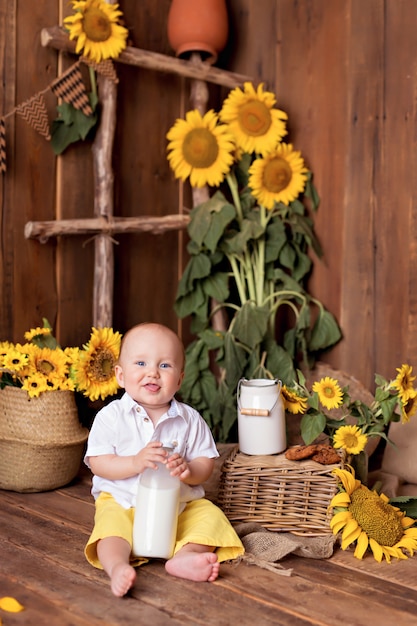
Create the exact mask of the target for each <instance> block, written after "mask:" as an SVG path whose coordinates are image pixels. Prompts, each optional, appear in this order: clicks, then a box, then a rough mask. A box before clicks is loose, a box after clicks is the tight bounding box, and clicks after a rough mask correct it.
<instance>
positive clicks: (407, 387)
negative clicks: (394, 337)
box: [391, 363, 416, 402]
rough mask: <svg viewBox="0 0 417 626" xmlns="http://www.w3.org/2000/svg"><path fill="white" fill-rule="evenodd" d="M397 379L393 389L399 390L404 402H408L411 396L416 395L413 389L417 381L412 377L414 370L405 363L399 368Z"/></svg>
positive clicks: (392, 384)
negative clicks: (414, 382)
mask: <svg viewBox="0 0 417 626" xmlns="http://www.w3.org/2000/svg"><path fill="white" fill-rule="evenodd" d="M396 369H397V372H398V374H397V377H396V379H395V380H394V382H393V383H391V387H393V388H394V389H397V391H398V395H399V397H400V399H401V400H402V401H403V402H407V400H408V398H409V395H410V394H413V393H415V390H414V387H413V381H414V380H415V379H416V377H415V376H412V372H413V368H412V367H411V366H410V365H407V364H405V363H403V365H401V367H397V368H396Z"/></svg>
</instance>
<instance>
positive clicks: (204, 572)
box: [165, 551, 220, 583]
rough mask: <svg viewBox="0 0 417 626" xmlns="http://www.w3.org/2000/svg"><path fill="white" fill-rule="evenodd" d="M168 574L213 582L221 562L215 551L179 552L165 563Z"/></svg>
mask: <svg viewBox="0 0 417 626" xmlns="http://www.w3.org/2000/svg"><path fill="white" fill-rule="evenodd" d="M165 569H166V571H167V572H168V574H171V575H172V576H176V577H177V578H186V579H187V580H194V581H197V582H203V581H207V582H210V583H211V582H213V580H216V578H217V576H218V575H219V569H220V563H219V562H218V560H217V555H216V554H214V552H191V551H189V552H188V551H184V552H181V551H180V552H177V554H176V555H175V556H174V557H173V558H172V559H169V561H167V562H166V563H165Z"/></svg>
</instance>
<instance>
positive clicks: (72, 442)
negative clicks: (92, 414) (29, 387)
mask: <svg viewBox="0 0 417 626" xmlns="http://www.w3.org/2000/svg"><path fill="white" fill-rule="evenodd" d="M87 437H88V429H87V428H84V427H83V426H82V425H81V424H80V422H79V419H78V411H77V406H76V403H75V398H74V393H73V392H72V391H47V392H45V393H43V394H41V395H40V396H39V398H29V396H28V394H27V393H26V391H24V390H22V389H19V388H17V387H5V388H4V389H2V390H0V489H8V490H11V491H20V492H37V491H48V490H50V489H56V488H58V487H62V486H63V485H66V484H67V483H69V482H70V481H71V480H72V479H73V478H75V476H76V475H77V473H78V470H79V467H80V463H81V459H82V456H83V453H84V447H85V442H86V440H87Z"/></svg>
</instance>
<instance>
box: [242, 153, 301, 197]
mask: <svg viewBox="0 0 417 626" xmlns="http://www.w3.org/2000/svg"><path fill="white" fill-rule="evenodd" d="M307 172H308V170H307V169H306V168H305V167H304V161H303V159H302V157H301V156H300V153H299V152H296V151H294V150H293V149H292V145H291V144H286V143H281V144H279V146H278V147H277V148H276V150H275V151H274V152H272V153H270V154H267V155H266V156H265V157H263V158H262V159H256V160H255V161H254V162H253V163H252V165H251V166H250V168H249V187H250V188H251V190H252V195H253V196H255V198H257V199H258V200H259V203H260V204H262V205H263V206H264V207H265V208H266V209H273V208H274V206H275V203H276V202H282V203H283V204H286V205H287V206H288V204H289V203H290V202H292V201H293V200H295V199H296V198H297V197H298V196H299V194H300V193H301V192H302V191H304V187H305V184H306V180H307Z"/></svg>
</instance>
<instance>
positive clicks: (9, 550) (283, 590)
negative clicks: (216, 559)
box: [0, 470, 417, 626]
mask: <svg viewBox="0 0 417 626" xmlns="http://www.w3.org/2000/svg"><path fill="white" fill-rule="evenodd" d="M213 490H214V491H215V487H213ZM214 491H213V493H214ZM209 495H210V494H209ZM211 495H212V494H211ZM93 513H94V505H93V500H92V497H91V495H90V476H89V474H88V473H87V471H84V470H82V471H81V472H80V477H79V478H77V479H76V480H75V481H74V482H73V483H72V484H71V485H69V486H67V487H65V488H62V489H58V490H56V491H52V492H45V493H38V494H19V493H15V492H11V491H1V490H0V520H1V521H0V597H3V596H13V597H15V598H17V599H18V600H19V602H20V603H21V604H23V605H24V607H25V611H23V612H21V613H15V614H13V613H6V612H4V611H0V619H1V620H2V624H3V626H15V625H23V624H25V625H26V624H28V625H30V626H43V625H44V624H45V625H48V626H67V625H68V626H69V625H73V626H81V625H82V626H92V625H94V624H100V625H101V626H103V625H107V624H109V625H110V624H135V625H141V624H150V625H151V626H162V625H163V626H177V625H178V626H184V625H187V624H192V625H197V624H202V625H203V624H204V625H205V626H207V625H210V624H213V625H215V626H221V625H225V626H230V624H239V626H245V625H246V624H247V625H249V624H250V625H251V626H252V625H253V624H256V625H257V626H258V625H259V626H267V625H269V624H279V625H283V626H287V625H288V626H302V625H307V624H311V625H313V624H314V625H334V626H362V625H363V626H365V625H366V626H370V625H371V624H374V623H375V624H378V626H410V625H413V624H417V556H416V557H414V558H412V559H408V560H407V561H396V562H393V563H392V564H387V563H383V564H378V563H376V561H374V559H373V558H371V557H370V556H369V557H368V558H366V559H365V560H364V561H359V560H357V559H355V558H354V557H353V554H352V553H351V552H348V553H346V552H342V551H341V550H339V549H336V551H335V553H334V555H333V556H332V557H331V558H330V559H329V560H314V559H307V558H301V557H296V556H292V557H290V558H286V559H285V560H283V561H282V562H281V563H282V565H284V566H285V567H287V568H291V569H292V571H293V573H292V575H291V576H280V575H278V574H276V573H274V572H270V571H267V570H265V569H262V568H259V567H257V566H255V565H248V564H246V563H245V562H241V563H239V564H238V565H236V564H229V563H228V564H222V565H221V567H220V576H219V578H218V579H217V580H216V581H215V582H214V583H193V582H189V581H186V580H181V579H176V578H173V577H171V576H169V575H168V574H166V572H165V570H164V566H163V563H162V562H160V561H154V562H151V563H149V564H147V565H145V566H142V567H141V568H139V570H138V577H137V581H136V584H135V586H134V588H133V589H132V591H131V593H130V595H129V596H127V597H125V598H123V599H117V598H115V597H114V596H113V595H112V594H111V592H110V588H109V583H108V579H107V577H106V575H105V574H104V573H103V572H101V571H99V570H96V569H94V568H92V567H91V566H90V565H89V564H88V563H87V562H86V561H85V559H84V555H83V547H84V544H85V542H86V540H87V537H88V535H89V533H90V530H91V527H92V522H93Z"/></svg>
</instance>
